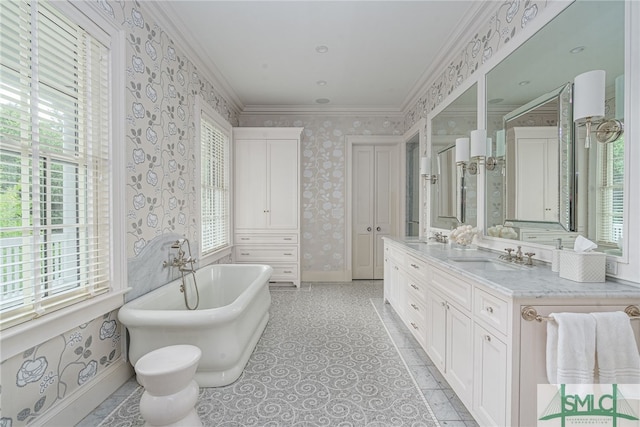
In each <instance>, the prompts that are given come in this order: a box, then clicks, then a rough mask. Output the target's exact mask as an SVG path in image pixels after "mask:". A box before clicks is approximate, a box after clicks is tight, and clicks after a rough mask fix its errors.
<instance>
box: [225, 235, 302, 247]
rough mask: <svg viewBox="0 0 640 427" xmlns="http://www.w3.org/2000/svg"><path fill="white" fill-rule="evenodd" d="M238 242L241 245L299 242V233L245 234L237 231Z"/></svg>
mask: <svg viewBox="0 0 640 427" xmlns="http://www.w3.org/2000/svg"><path fill="white" fill-rule="evenodd" d="M235 240H236V243H237V244H239V245H243V244H244V245H246V244H252V245H254V244H258V245H264V244H270V243H275V244H279V245H281V244H292V243H298V235H297V234H244V233H237V234H236V238H235Z"/></svg>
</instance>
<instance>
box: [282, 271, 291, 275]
mask: <svg viewBox="0 0 640 427" xmlns="http://www.w3.org/2000/svg"><path fill="white" fill-rule="evenodd" d="M283 273H286V274H291V273H292V271H291V270H284V271H283Z"/></svg>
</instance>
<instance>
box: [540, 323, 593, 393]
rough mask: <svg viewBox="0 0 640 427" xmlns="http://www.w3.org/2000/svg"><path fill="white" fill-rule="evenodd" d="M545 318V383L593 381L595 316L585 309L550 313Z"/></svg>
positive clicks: (587, 382)
mask: <svg viewBox="0 0 640 427" xmlns="http://www.w3.org/2000/svg"><path fill="white" fill-rule="evenodd" d="M550 317H552V318H553V319H554V320H553V321H549V322H547V379H548V380H549V384H593V375H594V372H593V371H594V366H595V359H596V319H595V318H594V317H593V316H591V315H590V314H588V313H553V314H551V315H550Z"/></svg>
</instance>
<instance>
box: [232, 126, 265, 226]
mask: <svg viewBox="0 0 640 427" xmlns="http://www.w3.org/2000/svg"><path fill="white" fill-rule="evenodd" d="M234 144H235V172H234V176H235V182H234V188H235V192H234V199H235V216H234V218H235V227H236V228H243V229H251V228H264V227H265V226H266V225H267V222H266V218H267V215H266V210H267V186H266V179H265V177H266V174H267V162H266V160H265V157H266V145H265V141H263V140H255V139H236V140H235V142H234Z"/></svg>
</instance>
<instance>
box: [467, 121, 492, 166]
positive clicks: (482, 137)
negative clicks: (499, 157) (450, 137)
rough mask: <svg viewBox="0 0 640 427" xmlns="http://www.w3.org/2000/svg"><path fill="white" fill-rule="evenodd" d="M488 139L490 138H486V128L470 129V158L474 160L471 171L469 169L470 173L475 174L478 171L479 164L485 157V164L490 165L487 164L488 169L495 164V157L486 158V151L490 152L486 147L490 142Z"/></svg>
mask: <svg viewBox="0 0 640 427" xmlns="http://www.w3.org/2000/svg"><path fill="white" fill-rule="evenodd" d="M490 141H491V139H489V138H487V131H486V129H476V130H472V131H471V158H472V159H473V160H475V161H474V162H473V163H472V164H473V165H474V167H473V168H472V169H473V171H471V170H470V171H469V173H471V174H472V175H475V174H476V173H477V172H478V166H479V164H480V163H481V162H483V161H485V159H487V165H491V166H489V167H490V169H489V170H493V168H495V164H493V161H494V160H495V159H493V158H491V160H489V159H488V158H487V152H489V154H490V152H491V149H490V148H489V149H487V144H490V143H491V142H490ZM469 166H471V165H469Z"/></svg>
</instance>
